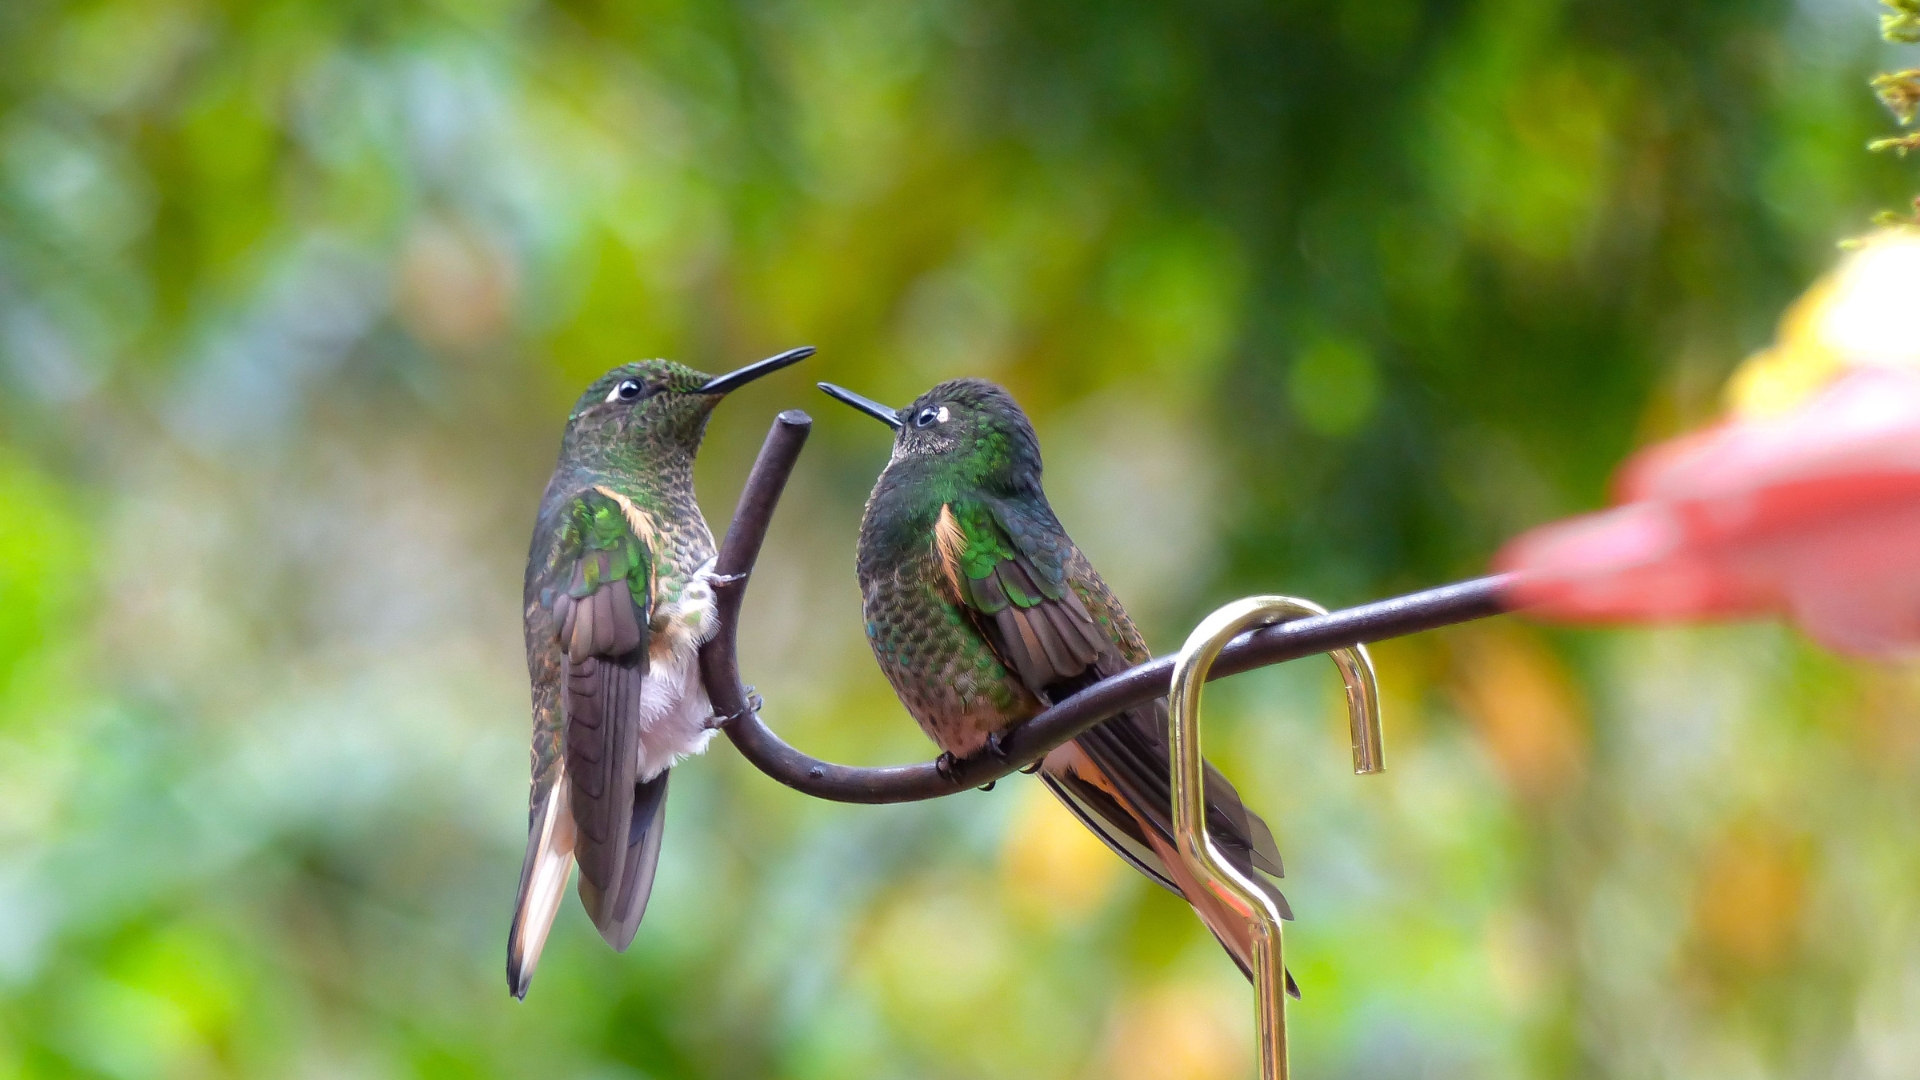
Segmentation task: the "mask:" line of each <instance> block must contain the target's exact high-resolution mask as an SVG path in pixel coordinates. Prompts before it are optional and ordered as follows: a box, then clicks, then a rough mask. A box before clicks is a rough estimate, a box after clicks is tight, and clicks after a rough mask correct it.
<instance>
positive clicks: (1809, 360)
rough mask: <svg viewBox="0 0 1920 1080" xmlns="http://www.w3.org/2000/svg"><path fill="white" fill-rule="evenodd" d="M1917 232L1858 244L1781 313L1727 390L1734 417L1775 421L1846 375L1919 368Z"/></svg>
mask: <svg viewBox="0 0 1920 1080" xmlns="http://www.w3.org/2000/svg"><path fill="white" fill-rule="evenodd" d="M1915 311H1920V231H1916V230H1913V229H1889V230H1887V231H1885V232H1881V233H1876V234H1875V235H1873V236H1872V237H1869V238H1868V239H1867V240H1865V241H1864V242H1862V244H1861V246H1860V247H1859V249H1858V250H1856V251H1854V252H1853V253H1852V254H1850V255H1849V256H1848V257H1847V259H1846V260H1845V261H1844V262H1842V263H1841V264H1840V267H1839V268H1838V269H1837V270H1835V271H1834V272H1833V273H1831V274H1829V275H1827V276H1826V277H1825V278H1822V279H1821V280H1820V281H1818V282H1815V283H1814V285H1813V287H1812V288H1810V289H1808V290H1807V291H1806V292H1805V293H1804V294H1802V295H1801V297H1800V298H1799V299H1798V300H1796V301H1794V302H1793V304H1792V306H1790V307H1788V308H1787V313H1786V314H1785V315H1784V316H1782V317H1781V319H1780V330H1779V333H1778V335H1777V336H1776V339H1775V343H1774V345H1773V346H1772V347H1771V348H1768V349H1764V350H1762V351H1760V352H1758V353H1755V354H1754V355H1753V356H1752V357H1751V358H1750V359H1748V360H1747V362H1746V363H1744V364H1742V365H1741V366H1740V368H1739V369H1738V370H1737V371H1735V372H1734V373H1733V377H1732V378H1731V379H1730V380H1728V382H1727V406H1728V408H1730V409H1731V410H1732V411H1733V412H1734V413H1735V414H1736V415H1739V416H1748V417H1753V416H1776V415H1778V414H1780V413H1783V412H1786V411H1787V410H1789V409H1791V408H1793V407H1794V406H1796V405H1798V404H1800V403H1801V402H1802V401H1805V400H1806V399H1807V398H1809V397H1811V396H1812V395H1813V394H1814V393H1816V392H1818V391H1819V390H1820V388H1821V387H1823V386H1826V385H1827V384H1828V383H1830V382H1832V381H1833V380H1834V379H1835V378H1837V377H1839V375H1840V374H1841V373H1842V372H1844V371H1845V370H1846V369H1847V368H1849V367H1855V366H1863V365H1881V366H1895V367H1920V333H1916V331H1915V328H1914V322H1913V313H1914V312H1915Z"/></svg>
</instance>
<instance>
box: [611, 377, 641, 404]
mask: <svg viewBox="0 0 1920 1080" xmlns="http://www.w3.org/2000/svg"><path fill="white" fill-rule="evenodd" d="M607 400H608V401H638V400H640V380H638V379H621V380H620V385H618V386H616V387H614V388H613V393H611V394H608V395H607Z"/></svg>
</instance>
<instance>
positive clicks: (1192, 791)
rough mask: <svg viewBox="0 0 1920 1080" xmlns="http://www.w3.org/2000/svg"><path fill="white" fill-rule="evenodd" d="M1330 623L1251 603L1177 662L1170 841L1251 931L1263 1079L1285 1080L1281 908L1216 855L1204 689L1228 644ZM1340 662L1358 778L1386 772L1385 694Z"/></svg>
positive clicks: (1200, 636)
mask: <svg viewBox="0 0 1920 1080" xmlns="http://www.w3.org/2000/svg"><path fill="white" fill-rule="evenodd" d="M1303 614H1304V615H1325V614H1326V609H1325V608H1323V607H1321V606H1320V605H1318V604H1315V603H1313V602H1312V601H1310V600H1300V599H1297V598H1295V597H1291V596H1250V597H1247V598H1246V599H1244V600H1235V601H1234V602H1233V603H1231V604H1228V605H1226V606H1225V607H1223V608H1221V609H1220V610H1218V611H1216V612H1214V613H1213V614H1211V615H1209V616H1207V617H1206V618H1205V619H1202V620H1201V622H1200V625H1199V626H1196V627H1194V630H1193V633H1192V634H1189V635H1188V636H1187V643H1186V644H1185V645H1182V646H1181V647H1180V654H1179V656H1178V657H1176V658H1175V660H1174V662H1173V685H1172V690H1171V692H1170V694H1169V695H1168V699H1167V705H1168V710H1167V711H1168V715H1169V717H1170V720H1169V727H1170V729H1171V742H1172V749H1173V754H1172V757H1173V835H1174V839H1175V841H1176V842H1177V843H1178V844H1179V847H1180V861H1181V862H1183V863H1185V864H1186V866H1187V869H1188V870H1189V871H1191V872H1192V873H1193V876H1194V877H1195V878H1196V879H1198V880H1199V881H1200V883H1201V884H1203V885H1205V886H1206V887H1207V888H1208V889H1209V890H1210V891H1211V892H1212V893H1213V894H1214V895H1215V896H1218V897H1219V898H1220V899H1221V900H1222V901H1224V902H1225V903H1226V904H1227V906H1228V907H1231V908H1232V909H1233V910H1234V911H1236V912H1239V914H1240V915H1241V917H1242V918H1245V919H1246V920H1247V921H1248V922H1249V923H1251V924H1252V927H1253V990H1254V998H1255V1001H1256V1004H1257V1006H1258V1010H1259V1011H1258V1017H1259V1028H1260V1076H1261V1080H1287V1075H1288V1072H1289V1069H1288V1065H1287V990H1286V987H1287V978H1286V970H1287V966H1286V956H1285V950H1284V949H1283V948H1282V941H1281V929H1280V927H1281V921H1282V919H1283V918H1284V916H1283V915H1282V913H1281V911H1280V905H1279V904H1278V903H1276V902H1275V901H1274V899H1273V897H1272V896H1271V895H1270V894H1269V893H1268V892H1267V891H1266V890H1265V889H1262V888H1261V887H1260V886H1259V885H1258V884H1256V883H1255V882H1253V881H1251V880H1248V878H1247V876H1246V875H1245V874H1242V873H1241V872H1240V871H1239V870H1237V869H1235V868H1234V866H1233V864H1231V863H1229V862H1228V861H1227V860H1226V859H1225V858H1224V857H1223V856H1222V855H1221V854H1220V850H1219V849H1218V848H1216V847H1214V846H1213V838H1212V837H1211V836H1209V835H1208V833H1207V795H1206V779H1205V768H1206V762H1205V759H1204V758H1203V757H1202V756H1201V747H1200V690H1201V687H1203V686H1204V685H1206V681H1207V675H1208V672H1209V671H1210V670H1211V669H1212V667H1213V665H1214V662H1215V661H1216V660H1218V659H1219V658H1220V653H1221V651H1222V650H1224V649H1225V648H1226V647H1227V643H1228V642H1230V641H1232V640H1233V639H1234V638H1236V637H1239V636H1240V634H1241V633H1243V632H1244V631H1246V630H1249V629H1252V628H1254V627H1258V626H1267V625H1271V624H1273V623H1275V622H1278V621H1280V620H1282V619H1288V618H1297V617H1299V616H1301V615H1303ZM1333 661H1334V663H1335V664H1336V665H1338V666H1339V668H1340V675H1341V677H1342V678H1343V679H1344V680H1345V681H1346V685H1347V722H1348V725H1349V727H1350V728H1351V729H1352V734H1353V771H1354V772H1356V773H1361V774H1365V773H1377V772H1380V771H1381V770H1382V769H1385V768H1386V763H1385V761H1384V759H1383V757H1382V752H1383V749H1384V748H1383V746H1382V739H1381V735H1380V692H1379V687H1378V685H1377V684H1376V682H1375V681H1374V675H1373V660H1372V658H1371V657H1369V656H1368V655H1367V650H1366V646H1364V645H1355V646H1352V647H1351V648H1346V649H1336V650H1334V652H1333Z"/></svg>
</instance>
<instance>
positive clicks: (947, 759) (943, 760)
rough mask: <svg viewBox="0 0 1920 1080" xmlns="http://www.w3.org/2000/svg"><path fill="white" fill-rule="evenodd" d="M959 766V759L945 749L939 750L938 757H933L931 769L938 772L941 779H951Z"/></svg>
mask: <svg viewBox="0 0 1920 1080" xmlns="http://www.w3.org/2000/svg"><path fill="white" fill-rule="evenodd" d="M959 768H960V759H959V758H957V757H954V756H953V755H952V754H950V753H948V752H947V751H945V750H942V751H941V752H940V756H939V757H937V758H934V759H933V771H934V772H937V773H939V774H940V779H942V780H947V781H951V780H952V779H953V778H954V775H955V773H956V772H957V770H958V769H959Z"/></svg>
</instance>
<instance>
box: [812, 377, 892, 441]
mask: <svg viewBox="0 0 1920 1080" xmlns="http://www.w3.org/2000/svg"><path fill="white" fill-rule="evenodd" d="M820 389H821V390H823V391H825V392H826V395H827V396H828V397H830V398H832V399H833V400H835V401H838V402H840V403H841V404H843V405H851V406H853V407H854V408H856V409H859V410H860V411H861V412H863V413H866V414H867V415H868V416H871V417H873V418H874V419H875V420H878V421H880V422H881V423H883V424H885V425H887V426H888V427H890V428H892V429H893V430H895V431H899V430H900V426H901V425H900V414H899V413H898V412H896V411H895V410H893V409H889V408H887V407H886V406H885V405H882V404H880V403H879V402H877V401H875V400H873V399H872V398H870V397H861V396H860V395H859V394H856V393H854V392H853V391H851V390H849V389H847V388H846V387H844V386H835V385H833V384H832V383H830V382H823V383H821V384H820Z"/></svg>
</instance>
